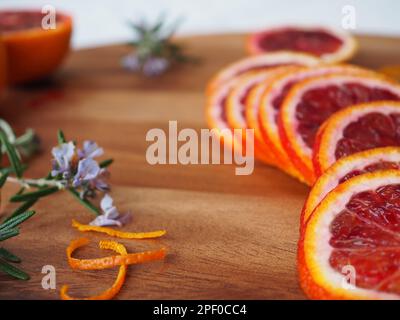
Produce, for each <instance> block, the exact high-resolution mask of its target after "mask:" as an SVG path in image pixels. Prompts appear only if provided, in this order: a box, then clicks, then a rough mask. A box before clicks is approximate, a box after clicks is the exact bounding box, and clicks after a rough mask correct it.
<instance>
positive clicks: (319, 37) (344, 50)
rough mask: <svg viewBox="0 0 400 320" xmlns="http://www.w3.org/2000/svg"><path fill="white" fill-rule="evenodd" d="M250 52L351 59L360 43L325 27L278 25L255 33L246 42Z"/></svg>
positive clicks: (340, 59)
mask: <svg viewBox="0 0 400 320" xmlns="http://www.w3.org/2000/svg"><path fill="white" fill-rule="evenodd" d="M246 48H247V51H248V52H249V53H250V54H260V53H265V52H274V51H277V50H290V51H296V52H304V53H308V54H312V55H315V56H317V57H319V58H321V59H322V60H324V61H326V62H330V63H331V62H341V61H345V60H348V59H350V58H351V57H352V56H353V55H354V54H355V52H356V51H357V42H356V40H355V39H354V38H353V37H352V36H351V35H349V34H347V33H345V32H342V31H339V30H333V29H328V28H325V27H313V28H306V27H290V26H289V27H276V28H271V29H267V30H264V31H261V32H257V33H254V34H252V35H250V36H249V37H248V40H247V43H246Z"/></svg>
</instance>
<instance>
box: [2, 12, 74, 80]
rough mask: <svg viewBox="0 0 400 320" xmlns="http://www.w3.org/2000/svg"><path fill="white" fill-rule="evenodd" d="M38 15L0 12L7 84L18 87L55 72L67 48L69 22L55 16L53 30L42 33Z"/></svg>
mask: <svg viewBox="0 0 400 320" xmlns="http://www.w3.org/2000/svg"><path fill="white" fill-rule="evenodd" d="M43 17H44V14H42V13H41V12H38V11H26V10H23V11H0V32H1V33H2V36H3V41H4V45H5V47H6V52H7V70H8V71H7V73H8V81H9V83H11V84H20V83H24V82H29V81H33V80H38V79H40V78H43V77H45V76H47V75H49V74H51V73H52V72H53V71H55V70H56V69H57V67H58V66H59V65H60V64H61V62H62V61H63V59H64V58H65V56H66V54H67V52H68V50H69V44H70V38H71V33H72V20H71V18H70V17H68V16H67V15H64V14H60V13H57V16H56V28H55V29H52V28H49V29H43V28H42V19H43Z"/></svg>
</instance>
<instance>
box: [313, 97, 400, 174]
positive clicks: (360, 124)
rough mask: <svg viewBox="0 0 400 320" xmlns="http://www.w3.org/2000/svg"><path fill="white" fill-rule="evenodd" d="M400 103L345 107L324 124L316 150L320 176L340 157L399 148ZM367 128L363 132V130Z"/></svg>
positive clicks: (317, 169)
mask: <svg viewBox="0 0 400 320" xmlns="http://www.w3.org/2000/svg"><path fill="white" fill-rule="evenodd" d="M398 118H399V119H400V102H395V101H378V102H372V103H365V104H359V105H356V106H352V107H351V108H345V109H343V110H341V111H339V112H337V113H336V114H334V115H333V116H331V117H330V118H329V119H328V120H327V121H326V122H325V124H324V130H323V131H322V132H321V133H320V134H319V137H318V141H317V143H316V144H315V148H314V151H313V163H314V168H315V172H316V173H317V174H320V173H323V172H324V171H325V170H326V169H327V168H329V167H330V166H331V165H332V164H333V163H334V162H335V161H336V160H338V159H339V158H341V157H343V156H346V155H350V154H352V153H355V152H359V151H363V150H368V149H372V148H378V147H387V146H399V145H400V139H399V138H398V137H397V133H396V130H399V127H400V124H399V123H398V120H397V119H398ZM364 127H365V128H366V129H363V128H364Z"/></svg>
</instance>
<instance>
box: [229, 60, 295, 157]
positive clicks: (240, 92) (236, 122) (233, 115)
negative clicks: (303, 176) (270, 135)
mask: <svg viewBox="0 0 400 320" xmlns="http://www.w3.org/2000/svg"><path fill="white" fill-rule="evenodd" d="M292 68H296V67H294V66H286V67H275V68H271V69H267V70H265V71H254V72H247V73H245V74H243V75H242V76H239V80H238V82H237V83H236V85H234V87H233V88H232V90H231V91H230V93H229V95H228V97H227V101H226V118H227V122H228V125H229V126H230V127H231V128H233V129H235V128H241V129H246V128H250V127H249V126H248V124H247V121H246V114H245V113H246V110H245V109H246V103H247V102H248V100H249V97H250V92H251V91H252V89H253V88H254V87H256V86H257V85H259V84H260V83H262V84H266V83H268V81H269V79H270V78H272V77H273V76H274V75H275V74H279V73H282V72H284V71H285V70H288V69H292ZM252 129H255V128H252ZM254 136H255V138H254V151H255V156H256V157H257V158H258V159H260V160H261V161H264V162H266V163H268V164H272V163H275V158H274V157H273V156H271V151H270V150H269V149H268V148H267V147H266V145H265V144H264V143H263V141H262V140H260V139H257V130H255V135H254Z"/></svg>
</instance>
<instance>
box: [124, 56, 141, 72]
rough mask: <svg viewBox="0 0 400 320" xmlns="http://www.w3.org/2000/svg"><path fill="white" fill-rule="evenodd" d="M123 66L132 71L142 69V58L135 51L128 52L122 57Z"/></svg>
mask: <svg viewBox="0 0 400 320" xmlns="http://www.w3.org/2000/svg"><path fill="white" fill-rule="evenodd" d="M122 66H123V67H124V68H125V69H127V70H130V71H135V72H137V71H139V70H140V66H141V63H140V59H139V58H138V56H137V55H136V54H134V53H131V54H128V55H127V56H125V57H124V58H122Z"/></svg>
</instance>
